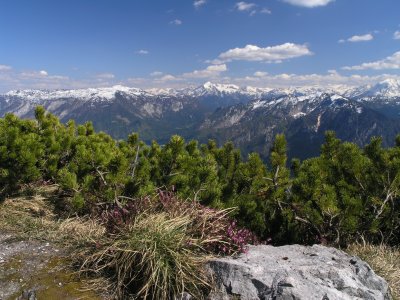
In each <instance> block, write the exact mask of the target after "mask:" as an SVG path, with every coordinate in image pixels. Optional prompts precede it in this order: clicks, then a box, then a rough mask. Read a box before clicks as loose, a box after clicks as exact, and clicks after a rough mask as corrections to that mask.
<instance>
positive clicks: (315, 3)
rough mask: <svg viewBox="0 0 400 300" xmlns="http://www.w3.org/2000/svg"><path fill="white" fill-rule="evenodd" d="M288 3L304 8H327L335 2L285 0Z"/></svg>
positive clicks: (324, 0) (330, 0)
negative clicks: (326, 6)
mask: <svg viewBox="0 0 400 300" xmlns="http://www.w3.org/2000/svg"><path fill="white" fill-rule="evenodd" d="M283 1H284V2H286V3H289V4H292V5H296V6H303V7H310V8H312V7H317V6H325V5H328V4H329V3H331V2H333V1H335V0H283Z"/></svg>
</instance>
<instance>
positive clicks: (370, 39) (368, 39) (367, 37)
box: [347, 33, 374, 43]
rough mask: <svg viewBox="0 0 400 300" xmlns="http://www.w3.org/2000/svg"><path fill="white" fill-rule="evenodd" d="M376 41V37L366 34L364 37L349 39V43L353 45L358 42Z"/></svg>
mask: <svg viewBox="0 0 400 300" xmlns="http://www.w3.org/2000/svg"><path fill="white" fill-rule="evenodd" d="M373 39H374V36H373V35H372V34H370V33H367V34H364V35H353V36H352V37H350V38H348V39H347V41H348V42H351V43H357V42H368V41H372V40H373Z"/></svg>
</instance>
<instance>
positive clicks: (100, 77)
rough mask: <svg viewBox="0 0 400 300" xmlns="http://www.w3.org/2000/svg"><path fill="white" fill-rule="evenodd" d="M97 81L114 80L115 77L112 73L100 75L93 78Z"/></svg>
mask: <svg viewBox="0 0 400 300" xmlns="http://www.w3.org/2000/svg"><path fill="white" fill-rule="evenodd" d="M95 77H96V78H97V79H114V78H115V75H114V74H112V73H100V74H97V75H96V76H95Z"/></svg>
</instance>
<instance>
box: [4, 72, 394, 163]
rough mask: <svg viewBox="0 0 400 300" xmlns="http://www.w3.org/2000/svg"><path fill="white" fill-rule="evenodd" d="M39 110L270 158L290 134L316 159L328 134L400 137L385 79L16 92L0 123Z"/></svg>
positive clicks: (292, 151) (387, 141) (298, 153)
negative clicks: (355, 83)
mask: <svg viewBox="0 0 400 300" xmlns="http://www.w3.org/2000/svg"><path fill="white" fill-rule="evenodd" d="M37 105H42V106H44V107H45V108H46V109H47V110H48V111H49V112H51V113H54V114H55V115H57V116H59V117H60V119H61V120H62V121H63V122H66V121H68V120H69V119H74V120H75V121H76V122H77V123H84V122H86V121H92V122H93V125H94V127H95V128H96V129H97V130H102V131H105V132H107V133H109V134H111V135H112V136H113V137H114V138H117V139H119V138H126V136H127V135H128V134H129V133H131V132H132V131H135V132H138V133H139V134H140V136H141V138H142V139H143V140H144V141H146V142H150V141H151V140H157V141H158V142H159V143H161V144H163V143H166V142H167V141H168V140H169V138H170V136H171V135H173V134H179V135H182V136H183V137H185V138H186V139H194V138H196V139H199V140H200V141H201V142H206V141H207V140H208V139H215V140H217V142H219V143H220V144H221V143H223V142H226V141H229V140H231V141H233V142H234V143H235V145H236V146H238V147H240V148H241V150H242V153H243V154H244V155H246V154H247V153H249V152H253V151H256V152H259V153H260V155H261V156H262V157H263V158H266V157H267V156H268V152H269V148H270V147H271V143H272V141H273V138H274V136H275V135H276V134H278V133H285V134H286V137H287V140H288V145H289V156H290V157H299V158H307V157H311V156H314V155H317V154H318V152H319V148H320V145H321V143H322V142H323V139H324V132H325V131H326V130H335V131H336V133H337V136H338V137H339V138H341V139H343V140H346V141H351V142H355V143H357V144H359V145H361V146H362V145H365V144H366V143H368V142H369V140H370V138H371V137H372V136H382V138H383V144H384V145H386V146H389V145H392V144H393V143H394V140H395V137H396V135H397V134H398V133H400V82H399V81H397V80H394V79H387V80H385V81H382V82H380V83H378V84H375V85H366V86H362V87H358V88H348V87H345V86H338V87H334V88H329V89H328V88H319V87H302V88H286V89H271V88H255V87H238V86H236V85H232V84H214V83H211V82H207V83H205V84H204V85H202V86H199V87H190V88H185V89H149V90H142V89H137V88H130V87H125V86H113V87H108V88H89V89H77V90H15V91H10V92H8V93H5V94H2V95H0V115H1V116H3V115H4V114H5V113H8V112H12V113H15V114H16V115H18V116H20V117H23V118H32V117H33V116H34V109H35V107H36V106H37Z"/></svg>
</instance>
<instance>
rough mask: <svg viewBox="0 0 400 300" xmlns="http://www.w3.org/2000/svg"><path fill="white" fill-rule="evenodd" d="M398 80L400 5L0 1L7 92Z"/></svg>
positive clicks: (273, 0)
mask: <svg viewBox="0 0 400 300" xmlns="http://www.w3.org/2000/svg"><path fill="white" fill-rule="evenodd" d="M386 78H396V79H400V1H399V0H247V1H229V0H68V1H63V0H57V1H55V0H35V1H32V0H0V92H7V91H9V90H12V89H58V88H66V89H74V88H87V87H100V86H101V87H105V86H112V85H117V84H120V85H127V86H131V87H139V88H166V87H171V88H180V87H187V86H195V85H200V84H203V83H204V82H207V81H211V82H215V83H231V84H236V85H239V86H246V85H250V86H258V87H289V86H304V85H320V86H331V85H343V84H346V85H363V84H370V83H375V82H378V81H381V80H384V79H386Z"/></svg>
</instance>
